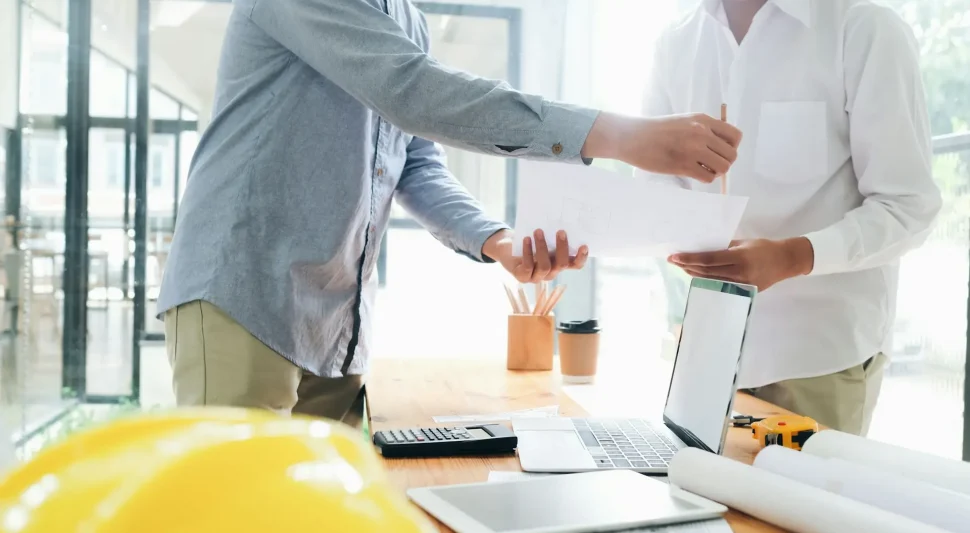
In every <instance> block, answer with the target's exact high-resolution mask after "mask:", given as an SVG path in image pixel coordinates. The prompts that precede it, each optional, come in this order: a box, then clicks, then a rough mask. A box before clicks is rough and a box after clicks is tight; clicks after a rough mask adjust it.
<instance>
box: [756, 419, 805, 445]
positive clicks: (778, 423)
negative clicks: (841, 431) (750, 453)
mask: <svg viewBox="0 0 970 533" xmlns="http://www.w3.org/2000/svg"><path fill="white" fill-rule="evenodd" d="M751 433H752V435H753V437H754V439H755V440H757V441H758V443H759V444H760V445H761V446H762V447H764V446H771V445H780V446H784V447H786V448H791V449H793V450H801V449H802V446H804V445H805V441H807V440H808V438H809V437H811V436H812V435H814V434H816V433H818V422H816V421H814V420H812V419H811V418H808V417H807V416H794V415H787V416H771V417H768V418H765V419H763V420H759V421H757V422H753V423H752V424H751Z"/></svg>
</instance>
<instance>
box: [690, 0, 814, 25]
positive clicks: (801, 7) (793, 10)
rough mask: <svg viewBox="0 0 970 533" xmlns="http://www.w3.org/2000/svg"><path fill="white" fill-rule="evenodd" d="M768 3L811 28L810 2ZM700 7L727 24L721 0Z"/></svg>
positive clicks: (773, 0) (775, 0) (707, 1)
mask: <svg viewBox="0 0 970 533" xmlns="http://www.w3.org/2000/svg"><path fill="white" fill-rule="evenodd" d="M768 3H769V4H775V6H777V7H778V9H780V10H782V11H783V12H785V13H786V14H787V15H788V16H790V17H793V18H795V19H796V20H798V21H799V22H801V23H802V24H804V25H805V27H807V28H811V27H812V0H768ZM702 5H703V7H704V9H706V10H707V12H708V13H710V14H711V16H713V17H714V18H715V19H717V20H720V21H721V22H722V23H725V24H726V23H727V17H726V16H725V15H724V5H723V0H704V1H703V3H702Z"/></svg>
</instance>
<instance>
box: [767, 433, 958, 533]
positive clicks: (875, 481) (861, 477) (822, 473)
mask: <svg viewBox="0 0 970 533" xmlns="http://www.w3.org/2000/svg"><path fill="white" fill-rule="evenodd" d="M812 438H814V437H812ZM809 440H811V439H809ZM754 466H755V467H757V468H760V469H762V470H767V471H769V472H774V473H775V474H778V475H780V476H783V477H787V478H789V479H792V480H794V481H798V482H801V483H804V484H806V485H810V486H813V487H816V488H819V489H823V490H826V491H828V492H832V493H835V494H839V495H842V496H845V497H846V498H849V499H851V500H855V501H857V502H861V503H865V504H868V505H871V506H873V507H879V508H881V509H884V510H886V511H890V512H893V513H896V514H898V515H902V516H906V517H909V518H912V519H913V520H916V521H918V522H923V523H925V524H930V525H934V526H937V527H939V528H940V529H944V530H946V531H970V496H967V495H965V494H961V493H959V492H955V491H952V490H948V489H945V488H942V487H937V486H936V485H932V484H930V483H926V482H923V481H919V480H917V479H911V478H907V477H904V476H902V475H900V474H898V473H896V472H895V470H896V469H895V468H884V469H876V468H870V467H866V466H863V465H858V464H855V463H850V462H849V461H845V460H843V459H839V458H837V457H831V458H825V457H819V456H816V455H812V454H810V453H805V452H797V451H795V450H792V449H790V448H785V447H784V446H768V447H767V448H765V449H763V450H761V451H760V452H759V453H758V456H757V457H756V458H755V460H754Z"/></svg>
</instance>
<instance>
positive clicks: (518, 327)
mask: <svg viewBox="0 0 970 533" xmlns="http://www.w3.org/2000/svg"><path fill="white" fill-rule="evenodd" d="M555 332H556V318H555V317H554V316H552V315H545V316H536V315H509V351H508V359H507V361H506V368H508V369H509V370H552V356H553V342H554V338H555Z"/></svg>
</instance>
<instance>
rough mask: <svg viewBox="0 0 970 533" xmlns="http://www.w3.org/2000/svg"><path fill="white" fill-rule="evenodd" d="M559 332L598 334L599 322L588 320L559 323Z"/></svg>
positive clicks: (593, 319) (592, 319)
mask: <svg viewBox="0 0 970 533" xmlns="http://www.w3.org/2000/svg"><path fill="white" fill-rule="evenodd" d="M558 329H559V331H561V332H563V333H599V331H600V326H599V321H598V320H596V319H595V318H591V319H589V320H572V321H569V322H560V323H559V328H558Z"/></svg>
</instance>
